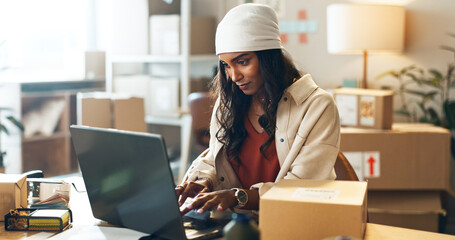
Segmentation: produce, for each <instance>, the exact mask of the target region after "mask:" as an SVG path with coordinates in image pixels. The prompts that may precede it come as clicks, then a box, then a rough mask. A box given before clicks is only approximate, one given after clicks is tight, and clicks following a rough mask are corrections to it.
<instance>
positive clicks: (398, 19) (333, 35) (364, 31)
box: [327, 4, 405, 88]
mask: <svg viewBox="0 0 455 240" xmlns="http://www.w3.org/2000/svg"><path fill="white" fill-rule="evenodd" d="M404 19H405V11H404V7H403V6H392V5H368V4H331V5H329V6H328V7H327V49H328V51H329V53H333V54H363V79H362V87H363V88H367V56H368V53H400V52H402V51H403V46H404Z"/></svg>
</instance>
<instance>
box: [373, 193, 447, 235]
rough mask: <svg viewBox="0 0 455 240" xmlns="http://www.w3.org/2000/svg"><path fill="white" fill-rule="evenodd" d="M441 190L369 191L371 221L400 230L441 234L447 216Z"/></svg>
mask: <svg viewBox="0 0 455 240" xmlns="http://www.w3.org/2000/svg"><path fill="white" fill-rule="evenodd" d="M445 213H446V212H445V210H444V209H442V206H441V193H440V192H438V191H369V192H368V221H369V222H370V223H378V224H384V225H390V226H396V227H404V228H411V229H417V230H424V231H431V232H438V230H439V217H440V216H441V215H445Z"/></svg>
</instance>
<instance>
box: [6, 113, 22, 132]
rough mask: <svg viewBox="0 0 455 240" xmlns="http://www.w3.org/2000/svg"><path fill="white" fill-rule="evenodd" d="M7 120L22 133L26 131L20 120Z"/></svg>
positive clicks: (11, 118) (8, 117) (9, 118)
mask: <svg viewBox="0 0 455 240" xmlns="http://www.w3.org/2000/svg"><path fill="white" fill-rule="evenodd" d="M6 119H8V120H9V121H10V122H11V123H12V124H14V125H15V126H16V127H17V128H19V129H20V130H21V131H22V132H23V131H24V130H25V128H24V125H23V124H22V123H21V122H19V120H17V119H16V118H14V117H13V116H7V117H6Z"/></svg>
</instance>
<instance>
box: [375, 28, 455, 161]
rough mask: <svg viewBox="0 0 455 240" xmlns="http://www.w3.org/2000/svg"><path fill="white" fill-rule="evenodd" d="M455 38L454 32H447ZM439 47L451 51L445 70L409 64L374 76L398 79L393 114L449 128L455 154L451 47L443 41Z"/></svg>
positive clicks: (454, 79)
mask: <svg viewBox="0 0 455 240" xmlns="http://www.w3.org/2000/svg"><path fill="white" fill-rule="evenodd" d="M449 36H450V37H453V38H454V39H455V34H453V33H449ZM440 48H441V49H443V50H446V51H449V52H450V53H451V54H453V61H452V62H450V63H448V64H447V69H446V71H445V72H441V71H439V70H437V69H429V70H428V71H425V70H424V69H423V68H420V67H417V66H416V65H411V66H407V67H404V68H402V69H399V70H391V71H387V72H384V73H382V74H380V75H378V76H377V77H376V79H382V78H384V77H386V76H392V77H393V78H395V79H396V80H398V82H399V87H398V89H397V90H395V94H396V95H397V96H398V97H399V99H400V100H401V104H402V105H401V107H400V108H399V109H398V110H397V111H395V113H396V114H399V115H402V116H406V117H407V118H408V120H409V121H411V122H427V123H432V124H435V125H437V126H442V127H445V128H447V129H449V130H450V131H451V132H452V147H451V149H452V155H453V156H454V157H455V99H454V97H453V96H450V93H451V89H455V48H454V47H451V46H446V45H443V46H441V47H440Z"/></svg>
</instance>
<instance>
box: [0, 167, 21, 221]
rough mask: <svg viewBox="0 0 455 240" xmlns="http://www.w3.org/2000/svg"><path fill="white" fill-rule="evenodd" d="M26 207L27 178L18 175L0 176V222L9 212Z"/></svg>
mask: <svg viewBox="0 0 455 240" xmlns="http://www.w3.org/2000/svg"><path fill="white" fill-rule="evenodd" d="M26 207H27V177H26V176H25V175H20V174H0V214H1V216H2V217H0V221H4V220H5V219H4V218H3V216H5V215H6V214H7V213H9V210H11V209H15V208H26Z"/></svg>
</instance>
